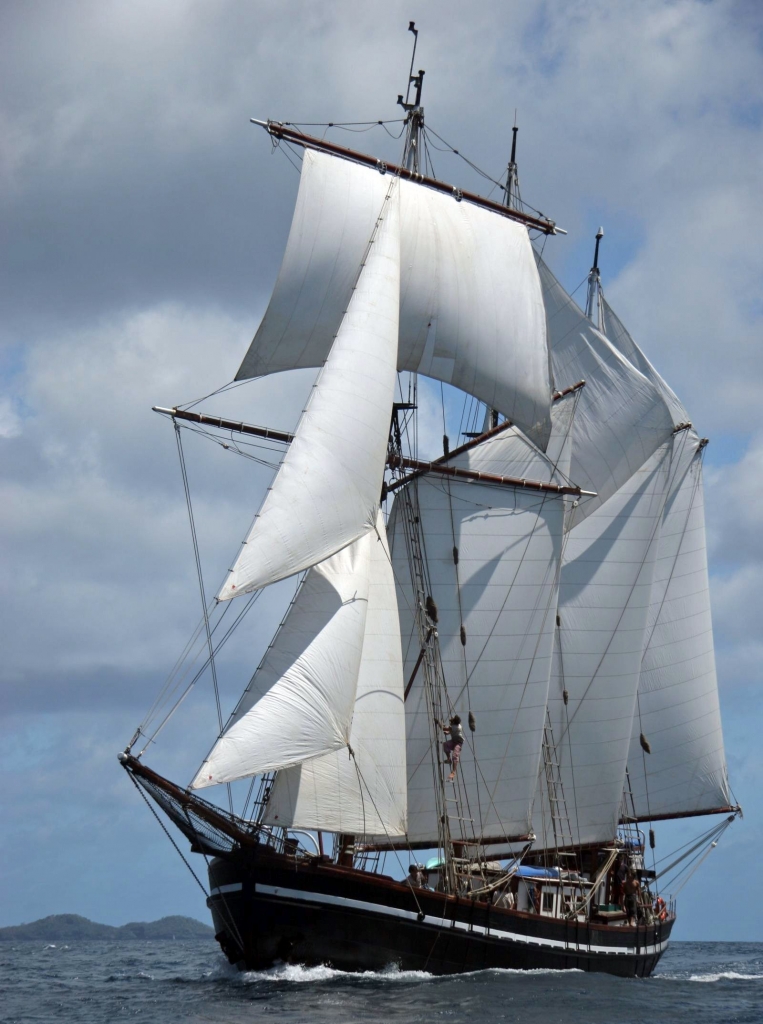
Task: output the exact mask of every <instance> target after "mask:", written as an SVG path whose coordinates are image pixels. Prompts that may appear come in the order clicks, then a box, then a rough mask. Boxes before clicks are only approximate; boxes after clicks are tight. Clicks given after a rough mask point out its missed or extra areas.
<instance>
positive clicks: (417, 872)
mask: <svg viewBox="0 0 763 1024" xmlns="http://www.w3.org/2000/svg"><path fill="white" fill-rule="evenodd" d="M405 881H406V882H407V883H408V885H411V886H413V887H414V888H416V889H421V888H422V887H423V885H424V876H423V872H422V870H421V865H420V864H409V865H408V876H407V878H406V879H405Z"/></svg>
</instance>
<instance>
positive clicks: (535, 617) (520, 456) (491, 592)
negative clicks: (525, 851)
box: [390, 428, 565, 843]
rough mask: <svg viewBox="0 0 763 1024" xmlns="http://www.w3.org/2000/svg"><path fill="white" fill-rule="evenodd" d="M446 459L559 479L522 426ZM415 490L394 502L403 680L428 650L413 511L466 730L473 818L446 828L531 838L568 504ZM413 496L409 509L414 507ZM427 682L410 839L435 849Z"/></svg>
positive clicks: (411, 776) (517, 494)
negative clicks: (419, 611)
mask: <svg viewBox="0 0 763 1024" xmlns="http://www.w3.org/2000/svg"><path fill="white" fill-rule="evenodd" d="M448 464H449V465H455V466H457V467H459V468H463V469H471V470H479V471H482V472H498V473H500V474H501V475H524V476H526V477H527V478H528V479H535V480H544V481H547V482H559V483H564V482H565V481H564V478H563V477H562V476H561V475H560V474H559V473H557V472H554V471H553V468H552V467H551V466H550V465H549V462H548V460H547V458H546V457H545V456H544V455H543V454H542V453H541V452H539V451H538V450H537V449H535V448H534V447H533V446H532V445H530V444H529V442H528V441H527V439H526V438H524V437H523V436H522V435H521V434H520V433H519V432H518V431H516V430H515V429H514V428H510V429H507V430H505V431H504V432H502V433H501V434H498V435H496V436H495V437H493V438H492V439H491V440H490V441H488V442H485V443H483V444H481V445H479V446H477V447H476V448H474V449H472V450H471V451H468V452H465V453H463V454H462V455H458V456H456V457H454V458H452V459H450V460H449V463H448ZM520 468H521V469H522V472H521V473H518V472H517V470H518V469H520ZM409 488H410V490H409V492H408V494H402V495H399V496H398V497H397V498H396V500H395V505H394V507H393V512H392V515H391V517H390V537H391V540H392V552H393V565H394V567H395V579H396V582H397V584H398V604H399V607H400V614H401V621H402V624H403V625H402V630H401V632H402V636H403V649H404V658H405V678H406V680H408V679H410V677H411V674H412V672H413V667H414V665H415V663H416V660H417V658H418V655H419V650H420V642H419V633H418V630H417V628H416V626H415V620H414V610H415V608H416V605H417V600H416V598H415V597H414V593H413V589H412V585H411V572H410V565H409V543H410V528H411V527H410V523H411V513H412V514H414V515H417V516H418V517H419V520H420V522H419V527H420V531H421V538H422V543H423V546H424V549H425V552H426V563H427V569H428V576H429V586H430V588H431V596H432V598H433V599H434V601H435V603H436V605H437V609H438V616H439V621H438V623H437V632H438V636H439V640H438V643H439V650H440V656H441V661H442V669H443V674H444V678H445V682H446V686H447V692H448V699H449V702H450V705H451V707H452V708H453V710H455V711H456V712H458V713H459V714H460V715H461V718H462V721H463V723H464V726H465V734H466V742H465V745H464V749H463V751H462V755H461V766H460V768H459V778H458V786H459V793H460V794H461V795H462V797H463V800H462V807H463V808H468V811H464V810H462V811H461V812H460V815H461V816H463V815H464V814H468V816H469V818H470V819H471V820H469V821H453V822H451V833H452V835H453V838H456V839H457V838H459V836H461V837H462V838H475V837H476V838H479V839H483V840H488V839H494V838H496V837H497V838H503V837H505V836H511V835H517V834H523V833H526V832H527V831H528V829H529V826H530V819H531V807H532V798H533V792H534V789H535V783H536V779H537V773H538V759H539V755H540V747H541V737H542V731H543V716H544V712H545V704H546V696H547V692H548V679H549V672H550V667H551V648H552V640H553V625H554V615H555V612H556V597H557V583H558V569H559V559H560V555H561V546H562V533H563V519H564V499H563V497H562V496H560V495H552V494H549V493H547V492H546V493H543V492H538V491H535V492H532V491H529V490H526V489H523V488H519V487H517V488H513V487H506V486H496V485H490V484H486V483H467V482H465V481H460V480H455V479H447V480H446V479H443V478H441V477H437V476H436V475H434V474H432V475H427V476H424V477H421V478H419V479H418V480H417V481H415V482H414V483H412V484H410V485H409ZM406 502H411V503H412V505H411V507H410V509H408V508H407V506H406ZM454 548H456V549H457V555H458V561H457V563H456V560H455V557H454ZM462 626H463V629H464V634H463V641H465V642H462V633H461V630H462ZM424 680H425V673H424V671H419V673H418V675H417V676H416V677H415V679H414V682H413V685H412V686H411V690H410V692H409V695H408V698H407V701H406V724H407V737H408V739H407V751H408V754H407V757H408V825H409V827H408V837H409V840H410V841H411V842H416V843H421V842H433V843H436V842H437V836H438V822H437V810H436V806H435V788H434V786H433V780H434V779H435V778H436V777H437V772H438V771H439V767H438V764H437V762H438V759H439V758H441V756H442V755H441V751H440V744H441V741H442V740H443V739H445V736H444V735H440V736H439V738H438V740H437V741H436V743H435V745H434V747H433V745H432V739H431V724H432V721H431V719H432V714H431V711H430V709H429V707H428V703H427V696H426V692H425V685H424ZM470 711H471V712H472V714H473V715H474V717H475V721H476V731H474V732H473V733H472V732H471V731H470V730H469V729H468V728H466V723H467V721H468V716H469V712H470ZM454 795H455V791H454Z"/></svg>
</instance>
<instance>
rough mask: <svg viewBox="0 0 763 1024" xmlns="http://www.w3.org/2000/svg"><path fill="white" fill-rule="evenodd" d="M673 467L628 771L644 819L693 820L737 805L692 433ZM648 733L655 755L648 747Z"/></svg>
mask: <svg viewBox="0 0 763 1024" xmlns="http://www.w3.org/2000/svg"><path fill="white" fill-rule="evenodd" d="M673 447H674V456H673V459H674V463H675V467H676V471H675V476H674V481H673V486H672V487H671V495H670V499H669V501H668V504H667V506H666V508H665V514H664V517H663V522H662V529H661V532H660V542H659V548H658V553H657V562H656V566H655V577H654V582H653V584H652V598H651V603H650V607H649V623H648V627H647V631H646V638H645V643H644V651H643V658H642V662H641V680H640V684H639V693H638V703H637V707H636V715H635V717H634V720H633V737H632V740H631V745H630V754H629V756H628V775H629V780H630V785H631V789H632V792H633V801H634V806H635V812H636V814H637V816H639V817H643V818H648V817H651V816H652V815H659V816H662V815H672V814H690V813H692V812H699V811H708V810H713V809H716V808H726V807H728V806H729V804H731V803H732V800H731V797H730V793H729V784H728V778H727V772H726V763H725V757H724V749H723V733H722V730H721V714H720V708H719V703H718V683H717V678H716V671H715V653H714V649H713V626H712V620H711V616H710V592H709V586H708V576H707V553H706V549H705V519H704V502H703V494H702V457H701V452H700V450H699V438H698V437H697V435H696V434H695V433H694V432H693V431H690V430H685V431H682V432H681V433H680V434H677V435H676V436H675V438H674V441H673ZM642 733H643V734H644V736H645V737H646V739H647V741H648V743H649V746H650V748H651V754H647V753H646V752H645V751H644V750H643V749H642V747H641V744H640V734H642Z"/></svg>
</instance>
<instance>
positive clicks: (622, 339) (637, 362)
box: [599, 292, 689, 426]
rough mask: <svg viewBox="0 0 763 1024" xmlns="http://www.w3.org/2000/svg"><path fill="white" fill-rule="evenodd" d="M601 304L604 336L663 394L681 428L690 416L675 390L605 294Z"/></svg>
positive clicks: (677, 424)
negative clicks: (646, 353) (657, 369)
mask: <svg viewBox="0 0 763 1024" xmlns="http://www.w3.org/2000/svg"><path fill="white" fill-rule="evenodd" d="M599 303H600V308H601V320H602V330H603V331H604V334H605V335H606V336H607V338H608V339H609V340H610V341H611V342H612V344H613V345H614V346H615V348H616V349H617V350H618V351H619V352H622V354H623V355H624V356H625V358H626V359H627V360H628V361H629V362H630V363H632V364H633V366H635V367H636V369H637V370H639V371H640V372H641V373H643V375H644V376H645V377H646V378H647V379H648V380H650V381H651V382H652V383H653V384H654V386H655V387H656V388H657V390H658V391H659V392H660V393H661V394H662V396H663V398H664V399H665V404H666V405H667V406H668V408H669V409H670V411H671V415H672V417H673V419H674V420H675V425H676V426H679V424H683V423H686V422H687V421H688V419H689V414H688V413H687V411H686V409H685V408H684V405H683V403H682V402H681V400H680V399H679V398H678V396H677V395H676V394H675V392H674V391H673V389H672V388H671V387H669V385H668V384H667V383H666V382H665V380H664V379H663V378H662V377H661V376H660V374H659V373H658V372H657V371H656V370H655V368H654V367H653V366H652V364H651V363H650V362H649V360H648V359H647V357H646V356H645V355H644V353H643V352H642V351H641V349H640V348H639V347H638V345H637V344H636V342H635V341H634V340H633V338H632V337H631V336H630V334H629V333H628V331H626V329H625V327H624V326H623V323H622V321H621V320H620V318H619V317H618V316H617V314H616V313H615V311H614V310H613V309H612V307H611V306H610V304H609V303H608V302H607V300H606V298H605V297H604V294H603V292H601V293H600V296H599Z"/></svg>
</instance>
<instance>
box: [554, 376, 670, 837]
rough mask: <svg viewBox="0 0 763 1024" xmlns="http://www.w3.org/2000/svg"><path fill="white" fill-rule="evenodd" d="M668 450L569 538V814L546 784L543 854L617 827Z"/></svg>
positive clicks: (564, 751)
mask: <svg viewBox="0 0 763 1024" xmlns="http://www.w3.org/2000/svg"><path fill="white" fill-rule="evenodd" d="M586 386H587V385H586ZM581 401H582V399H581ZM576 422H577V421H576ZM575 440H576V437H575V436H573V451H574V442H575ZM668 449H669V446H668V445H663V446H662V447H661V448H660V449H658V451H657V452H655V454H654V455H653V456H652V457H651V458H650V459H648V460H647V462H646V463H645V464H644V465H643V466H642V467H641V469H639V470H638V471H637V472H636V473H634V474H633V475H632V476H631V477H630V479H629V480H628V481H627V482H626V483H625V484H624V485H623V486H622V487H620V488H619V490H618V491H617V492H616V493H615V494H614V495H613V496H612V497H611V498H609V500H608V501H606V502H605V503H604V504H603V505H601V506H600V507H599V508H597V509H596V510H595V511H594V512H592V513H591V514H590V515H589V516H587V517H586V518H585V519H584V520H583V521H582V522H580V523H578V525H577V526H575V527H573V529H572V530H570V532H569V534H568V535H567V538H566V542H565V550H564V558H563V564H562V571H561V583H560V586H559V606H558V618H557V629H556V644H555V651H554V662H553V672H552V677H551V684H550V687H549V700H548V716H549V718H548V721H549V725H550V734H549V735H548V736H547V742H548V743H549V746H550V749H549V757H550V758H551V759H552V761H553V763H555V764H556V765H558V767H559V777H560V780H561V784H562V791H563V794H564V799H565V802H566V807H567V814H566V815H565V820H563V821H559V820H558V819H557V820H555V815H556V813H557V810H558V808H556V807H554V806H553V800H555V799H558V798H559V794H557V793H553V792H552V793H549V790H548V786H547V780H546V778H545V776H542V777H541V779H540V781H539V795H538V796H539V798H538V800H537V801H536V808H535V825H534V830H535V832H536V833H537V834H538V836H539V842H538V846H539V847H541V846H543V847H548V846H559V845H562V846H567V845H578V844H585V843H592V842H599V841H607V840H610V839H611V838H612V837H613V835H614V834H615V830H616V828H617V822H618V821H619V818H620V812H621V804H622V793H623V783H624V780H625V770H626V764H627V757H628V746H629V743H630V736H631V728H632V722H633V714H634V706H635V700H636V691H637V688H638V685H639V674H640V668H641V652H642V649H643V642H644V632H645V629H646V621H647V612H648V609H649V600H650V593H651V584H652V572H653V566H654V558H655V554H656V550H657V538H658V536H659V527H660V521H661V517H662V512H663V509H664V507H665V498H666V490H667V487H668V478H669V467H670V458H669V451H668ZM550 798H551V799H550Z"/></svg>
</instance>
